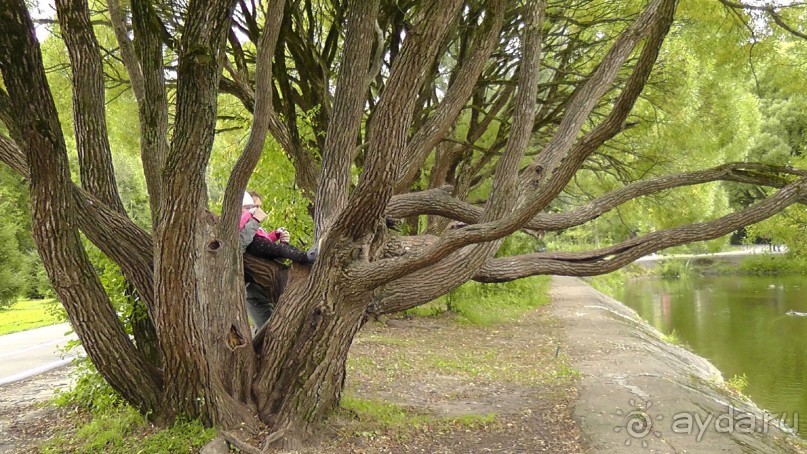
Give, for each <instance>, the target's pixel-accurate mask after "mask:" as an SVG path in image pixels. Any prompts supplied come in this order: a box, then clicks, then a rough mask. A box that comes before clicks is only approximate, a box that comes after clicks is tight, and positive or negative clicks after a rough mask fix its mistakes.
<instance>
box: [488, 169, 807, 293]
mask: <svg viewBox="0 0 807 454" xmlns="http://www.w3.org/2000/svg"><path fill="white" fill-rule="evenodd" d="M805 195H807V178H801V179H799V180H797V181H795V182H793V183H790V184H789V185H787V186H785V187H784V188H783V189H781V190H779V191H778V192H777V193H776V194H775V195H773V196H771V197H769V198H767V199H765V200H763V201H761V202H759V203H757V204H755V205H752V206H751V207H749V208H746V209H744V210H742V211H738V212H735V213H732V214H729V215H727V216H723V217H721V218H718V219H715V220H713V221H709V222H703V223H695V224H690V225H685V226H681V227H675V228H671V229H666V230H660V231H657V232H652V233H648V234H647V235H643V236H640V237H636V238H632V239H630V240H627V241H624V242H622V243H619V244H616V245H614V246H611V247H607V248H603V249H597V250H594V251H590V252H579V253H554V252H541V253H535V254H527V255H522V256H516V257H506V258H499V259H493V260H491V261H490V262H488V263H487V264H486V265H485V266H484V267H483V268H482V270H480V273H479V274H478V275H477V276H476V277H475V278H474V279H476V280H479V281H480V282H505V281H511V280H514V279H518V278H522V277H527V276H533V275H537V274H555V275H566V276H593V275H597V274H604V273H609V272H611V271H615V270H617V269H619V268H622V267H623V266H625V265H627V264H629V263H631V262H633V261H634V260H636V259H638V258H640V257H642V256H645V255H647V254H650V253H652V252H656V251H659V250H662V249H666V248H669V247H673V246H678V245H681V244H686V243H691V242H693V241H705V240H711V239H714V238H719V237H721V236H723V235H726V234H728V233H731V232H733V231H735V230H738V229H740V228H742V227H745V226H747V225H751V224H754V223H757V222H760V221H762V220H765V219H767V218H769V217H771V216H773V215H775V214H777V213H779V212H780V211H782V210H783V209H785V208H786V207H788V206H789V205H791V204H793V203H796V202H799V201H803V200H804V198H805Z"/></svg>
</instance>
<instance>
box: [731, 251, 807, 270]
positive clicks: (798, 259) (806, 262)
mask: <svg viewBox="0 0 807 454" xmlns="http://www.w3.org/2000/svg"><path fill="white" fill-rule="evenodd" d="M740 271H741V272H743V273H747V274H797V273H800V274H807V257H805V256H799V255H788V256H781V255H759V256H750V257H747V258H745V259H743V261H742V262H741V263H740Z"/></svg>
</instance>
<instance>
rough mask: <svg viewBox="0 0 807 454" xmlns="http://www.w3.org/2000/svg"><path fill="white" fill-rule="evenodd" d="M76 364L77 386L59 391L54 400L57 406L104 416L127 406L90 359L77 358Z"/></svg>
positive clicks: (75, 376) (74, 373)
mask: <svg viewBox="0 0 807 454" xmlns="http://www.w3.org/2000/svg"><path fill="white" fill-rule="evenodd" d="M74 364H75V366H76V369H75V370H74V371H73V372H71V374H72V375H73V377H74V378H75V386H73V388H72V389H69V390H57V392H56V396H55V397H54V400H53V402H54V404H55V405H56V406H59V407H76V408H79V409H81V410H84V411H89V412H91V413H92V414H95V415H102V414H104V413H108V412H112V411H113V410H115V409H117V408H119V407H121V406H123V405H125V403H124V401H123V398H122V397H121V396H120V395H119V394H118V393H116V392H115V391H114V390H113V389H112V387H111V386H109V384H108V383H107V382H106V380H104V378H103V377H102V376H101V374H99V373H98V371H97V370H96V369H95V367H94V366H93V365H92V362H90V360H89V358H87V357H83V358H77V359H76V360H74Z"/></svg>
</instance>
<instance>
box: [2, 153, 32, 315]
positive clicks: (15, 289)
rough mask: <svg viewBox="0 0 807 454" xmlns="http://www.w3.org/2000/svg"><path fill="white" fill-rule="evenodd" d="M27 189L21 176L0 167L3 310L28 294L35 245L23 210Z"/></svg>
mask: <svg viewBox="0 0 807 454" xmlns="http://www.w3.org/2000/svg"><path fill="white" fill-rule="evenodd" d="M25 204H26V199H25V190H24V187H23V183H22V181H21V180H20V179H19V178H16V177H15V176H14V175H12V174H11V171H10V170H8V169H7V168H0V213H3V216H2V217H0V310H2V309H4V308H7V307H9V306H11V304H13V303H14V302H15V301H16V300H17V298H18V297H19V296H22V295H24V294H26V293H27V290H28V282H29V279H28V276H29V275H30V273H31V261H30V259H29V254H28V250H30V249H31V248H32V247H33V243H32V241H31V234H30V222H29V221H28V220H27V213H26V211H25V209H24V207H25Z"/></svg>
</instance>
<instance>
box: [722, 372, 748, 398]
mask: <svg viewBox="0 0 807 454" xmlns="http://www.w3.org/2000/svg"><path fill="white" fill-rule="evenodd" d="M726 387H727V388H728V389H730V390H732V391H734V392H736V393H737V394H743V392H744V391H745V390H746V388H748V377H747V376H746V375H745V374H742V375H735V376H733V377H731V378H729V379H728V380H726Z"/></svg>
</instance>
